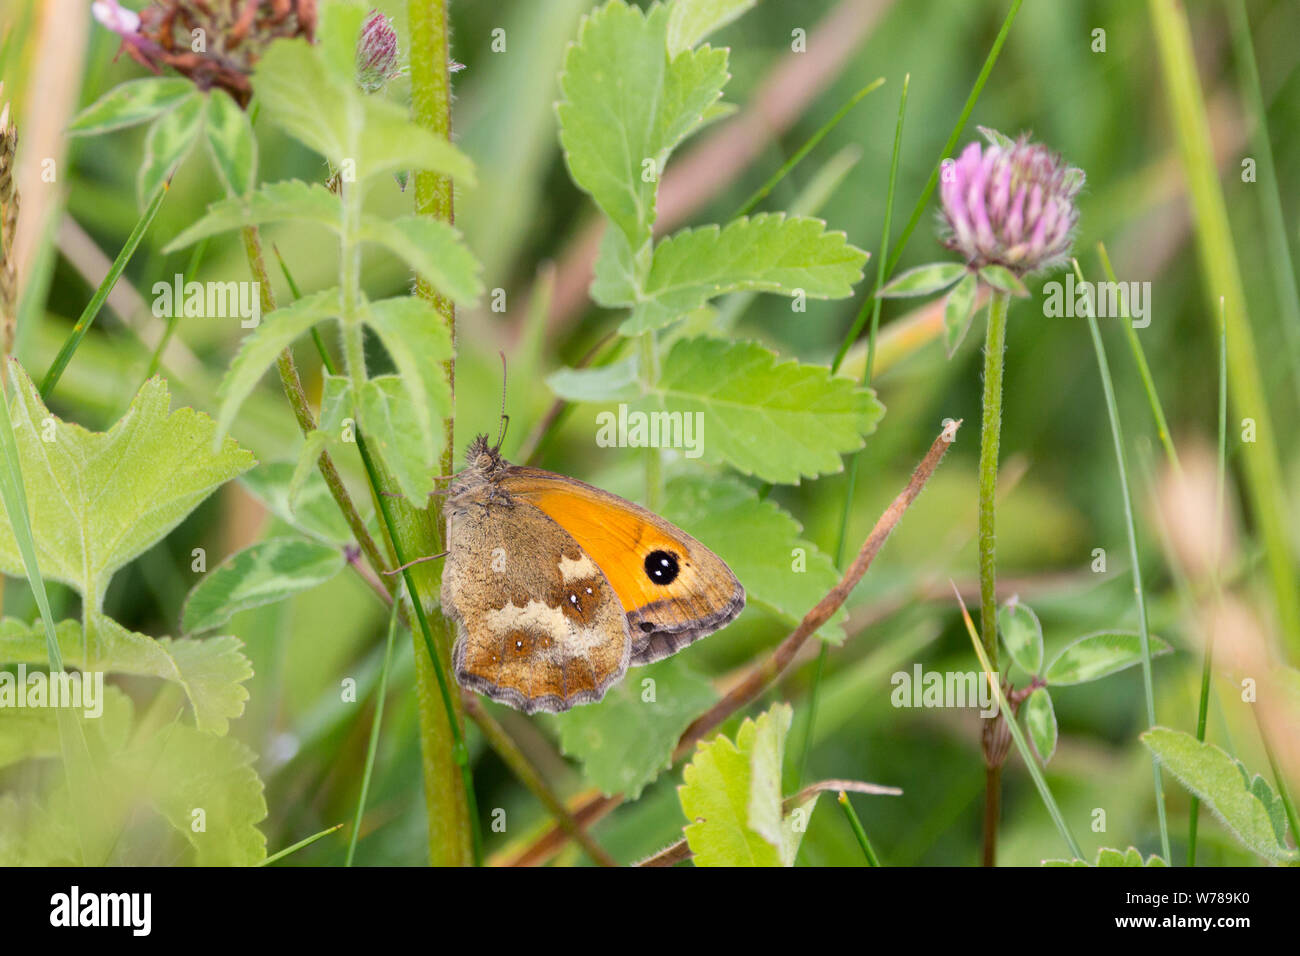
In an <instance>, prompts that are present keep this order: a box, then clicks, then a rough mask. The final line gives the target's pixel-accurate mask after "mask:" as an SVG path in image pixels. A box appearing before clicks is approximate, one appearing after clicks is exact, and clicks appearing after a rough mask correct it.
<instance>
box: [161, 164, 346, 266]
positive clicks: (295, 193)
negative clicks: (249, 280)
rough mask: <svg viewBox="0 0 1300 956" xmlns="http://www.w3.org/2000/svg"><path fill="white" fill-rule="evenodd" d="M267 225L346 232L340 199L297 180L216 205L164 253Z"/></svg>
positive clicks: (209, 208) (170, 243)
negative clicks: (287, 224) (289, 224)
mask: <svg viewBox="0 0 1300 956" xmlns="http://www.w3.org/2000/svg"><path fill="white" fill-rule="evenodd" d="M267 222H307V223H311V224H312V225H317V226H324V227H326V228H327V229H329V230H330V231H332V232H334V233H336V234H337V233H338V232H340V230H341V229H342V223H343V207H342V206H341V205H340V204H339V197H338V196H336V195H334V194H333V193H332V192H330V191H329V190H328V189H326V188H325V187H324V186H321V185H319V184H313V185H310V186H309V185H308V184H307V183H304V182H301V181H300V180H297V179H290V180H285V181H284V182H279V183H268V184H267V185H265V186H263V187H262V188H261V189H259V190H257V192H255V193H253V194H252V195H251V196H249V197H247V198H241V197H235V198H231V199H223V200H220V201H219V202H214V203H213V204H212V205H211V206H209V207H208V211H207V212H206V213H205V214H204V215H203V217H202V218H201V219H199V221H198V222H196V223H193V224H192V225H191V226H190V227H189V228H188V229H186V230H185V231H184V232H182V233H181V234H180V235H179V236H177V237H176V238H175V239H173V240H172V241H171V242H169V243H167V245H166V246H165V247H164V248H163V252H166V253H171V252H175V251H176V250H177V249H184V248H185V247H186V246H188V245H191V244H192V243H195V242H197V241H198V240H200V239H204V238H207V237H208V236H215V235H217V234H219V233H223V232H227V231H229V230H231V229H240V228H242V227H244V226H260V225H262V224H263V223H267Z"/></svg>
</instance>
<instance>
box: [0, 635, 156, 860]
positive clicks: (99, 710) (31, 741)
mask: <svg viewBox="0 0 1300 956" xmlns="http://www.w3.org/2000/svg"><path fill="white" fill-rule="evenodd" d="M11 628H14V629H17V630H20V631H23V632H27V631H30V630H32V629H31V628H28V627H27V626H26V625H24V624H22V623H21V622H18V621H15V620H13V619H11V618H5V620H4V621H2V622H0V647H3V646H6V644H7V643H8V642H7V641H6V640H5V636H6V635H7V634H8V633H9V631H10V629H11ZM59 630H60V631H66V632H67V637H68V642H69V645H70V646H71V644H72V642H73V641H75V642H76V646H77V648H78V649H80V647H81V627H80V625H79V624H78V623H77V622H76V621H61V622H59ZM24 637H26V634H25V633H24ZM2 660H3V658H0V661H2ZM33 663H38V662H33ZM5 676H6V677H9V678H13V677H14V676H15V675H12V674H7V675H5ZM0 680H3V678H0ZM51 680H53V678H51ZM88 683H89V682H87V683H83V685H82V687H83V689H84V688H85V687H86V686H87V684H88ZM94 693H95V690H94V689H93V687H92V695H93V694H94ZM82 700H83V705H82V707H81V714H82V716H84V717H88V719H89V720H92V721H94V725H95V726H97V727H98V728H99V729H100V730H101V731H102V732H103V733H104V735H105V738H106V740H105V743H106V745H107V746H108V748H109V749H110V750H117V749H120V748H121V747H122V746H124V745H125V744H126V740H127V733H128V732H129V731H130V728H131V711H132V708H131V698H129V697H127V696H126V694H124V693H123V692H122V691H121V690H120V689H118V688H116V687H114V686H113V685H112V684H104V685H103V697H102V698H100V697H95V699H94V700H93V701H92V700H89V699H87V698H86V697H84V696H83V697H82ZM89 714H94V716H89ZM61 755H62V749H61V746H60V741H59V720H58V714H57V713H56V711H55V709H54V708H53V707H49V706H45V707H30V706H28V707H17V706H15V705H14V704H13V703H12V702H9V703H8V704H7V705H6V706H5V707H4V708H3V709H2V710H0V768H2V767H7V766H9V765H10V764H14V763H18V762H19V761H21V760H32V759H39V758H42V757H59V756H61ZM0 843H3V838H0ZM0 859H3V852H0ZM0 865H2V864H0Z"/></svg>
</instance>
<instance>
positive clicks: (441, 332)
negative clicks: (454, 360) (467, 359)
mask: <svg viewBox="0 0 1300 956" xmlns="http://www.w3.org/2000/svg"><path fill="white" fill-rule="evenodd" d="M363 314H364V316H365V320H366V324H367V325H369V326H370V327H371V328H372V329H374V330H375V334H376V335H378V336H379V340H380V341H381V342H383V343H384V348H385V349H387V350H388V355H389V357H390V358H392V360H393V365H395V366H396V367H397V371H398V373H399V374H400V376H401V378H402V381H403V383H404V384H405V385H406V390H407V392H408V393H410V397H411V405H412V408H413V409H414V411H415V416H416V421H418V422H419V425H420V432H421V434H422V435H423V437H424V441H425V444H426V445H428V446H430V447H432V445H433V444H434V435H433V433H434V429H435V426H436V427H437V428H438V429H439V431H440V430H441V420H442V419H443V418H445V417H446V416H447V415H449V414H450V413H451V386H450V385H449V384H448V383H447V372H446V369H445V367H444V363H446V361H447V360H448V359H450V358H451V333H449V332H448V331H447V326H446V325H445V324H444V323H443V319H442V317H441V316H440V315H439V314H438V312H437V310H435V309H434V308H433V306H432V305H430V304H429V303H428V302H427V301H425V300H424V299H420V298H416V297H413V296H402V297H400V298H395V299H381V300H380V301H378V302H370V303H367V305H366V309H365V311H364V313H363Z"/></svg>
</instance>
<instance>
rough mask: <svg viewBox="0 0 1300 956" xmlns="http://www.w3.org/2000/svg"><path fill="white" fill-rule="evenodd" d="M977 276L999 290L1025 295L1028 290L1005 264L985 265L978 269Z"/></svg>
mask: <svg viewBox="0 0 1300 956" xmlns="http://www.w3.org/2000/svg"><path fill="white" fill-rule="evenodd" d="M979 277H980V278H981V279H983V280H984V281H985V282H987V283H988V284H989V285H991V286H992V287H993V288H995V289H997V290H998V291H1000V292H1008V293H1010V294H1012V295H1018V296H1027V295H1029V290H1028V289H1026V288H1025V284H1024V283H1023V282H1021V281H1020V278H1019V277H1018V276H1017V275H1016V274H1015V273H1014V272H1012V271H1011V270H1010V269H1008V268H1007V267H1006V266H999V265H987V266H984V267H983V268H982V269H980V271H979Z"/></svg>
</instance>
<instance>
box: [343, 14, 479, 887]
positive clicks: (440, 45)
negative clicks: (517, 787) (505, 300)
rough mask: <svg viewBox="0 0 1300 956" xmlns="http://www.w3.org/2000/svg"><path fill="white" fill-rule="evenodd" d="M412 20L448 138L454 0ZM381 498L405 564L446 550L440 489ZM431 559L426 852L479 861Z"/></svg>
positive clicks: (451, 215)
mask: <svg viewBox="0 0 1300 956" xmlns="http://www.w3.org/2000/svg"><path fill="white" fill-rule="evenodd" d="M407 20H408V23H409V27H410V34H411V35H410V51H411V54H410V69H411V119H412V120H413V121H414V122H415V123H416V124H417V125H419V126H423V127H424V128H425V129H427V130H429V131H430V132H432V133H434V134H435V135H438V136H441V137H442V138H443V139H446V140H448V141H450V139H451V72H450V70H449V69H448V41H449V38H450V32H449V24H448V20H447V0H408V3H407ZM414 180H415V211H416V213H417V214H419V215H423V216H430V217H432V218H434V219H438V220H441V221H443V222H447V223H451V222H453V221H454V219H455V207H454V205H453V194H452V182H451V179H450V177H447V176H440V175H438V174H436V173H433V172H430V171H428V170H418V171H417V172H416V173H415V176H414ZM416 288H417V294H419V295H420V296H421V297H422V298H424V299H426V300H427V301H429V302H430V303H431V304H432V305H433V307H434V308H435V309H436V310H437V312H438V314H439V315H440V316H441V318H442V321H443V323H444V325H445V326H446V328H447V331H448V333H449V334H450V337H451V341H452V343H453V344H454V343H455V341H456V310H455V306H454V305H453V304H452V303H451V301H450V300H448V299H445V298H443V297H441V296H439V295H437V294H436V292H435V291H434V290H433V289H432V288H431V287H430V286H429V285H428V284H427V283H426V282H424V281H423V280H420V282H419V283H418V285H417V287H416ZM445 368H446V373H447V382H448V384H449V385H450V386H451V392H452V407H453V409H454V408H455V393H456V366H455V358H454V357H453V358H450V359H448V360H447V363H446V366H445ZM443 431H444V444H443V457H442V473H443V474H450V473H451V472H452V470H453V460H454V457H455V449H456V441H455V413H454V412H453V413H452V414H451V415H448V416H447V418H446V420H445V421H444V423H443ZM358 448H360V449H362V452H363V456H364V457H366V458H368V457H369V456H368V455H365V451H364V444H363V443H361V442H358ZM390 484H391V483H390ZM385 487H387V486H385ZM384 497H385V496H383V495H382V494H379V495H377V500H378V501H379V505H380V510H381V511H382V512H383V514H384V518H385V521H386V523H387V524H388V526H389V528H390V534H391V536H392V538H393V545H394V548H395V550H397V552H398V559H399V561H401V562H402V563H405V561H406V560H407V558H405V557H403V555H409V556H410V557H415V556H418V555H422V554H435V553H437V552H438V551H441V550H443V547H442V544H443V542H444V541H445V540H446V528H445V522H444V517H443V508H442V498H441V497H438V496H434V497H433V498H432V499H431V500H430V501H429V502H428V505H427V507H426V508H425V509H423V510H420V509H417V508H415V507H413V506H411V505H410V504H409V503H407V502H406V500H405V499H393V504H391V505H390V504H389V503H388V502H386V501H385V500H384ZM432 565H433V562H426V563H424V564H418V565H416V566H415V567H413V568H407V569H406V570H405V571H404V572H403V576H404V578H405V579H406V582H407V587H408V589H409V590H410V592H411V597H412V601H413V602H414V605H415V611H416V616H417V617H418V618H419V623H420V632H421V637H422V638H423V639H424V641H425V643H426V649H427V650H428V651H429V655H428V656H427V657H426V655H424V654H421V653H419V648H418V646H417V648H416V651H417V653H416V655H415V656H416V670H415V678H416V695H417V699H418V702H419V720H420V751H421V755H422V757H423V761H424V791H425V803H426V805H427V808H428V819H429V858H430V860H431V861H432V862H433V863H434V864H446V865H464V864H467V863H469V862H471V861H474V862H478V857H479V855H480V850H479V835H478V827H477V825H476V821H475V817H476V816H477V808H476V807H474V806H473V805H472V804H473V798H472V788H473V784H472V780H471V779H470V777H469V768H468V764H467V761H468V755H467V754H466V753H465V751H464V744H463V743H462V742H461V740H460V725H461V724H462V723H463V715H462V713H461V702H460V695H459V694H454V693H452V691H451V689H450V688H448V687H447V686H446V684H447V681H446V677H445V674H446V673H448V672H450V670H451V640H450V634H449V630H450V629H449V627H448V624H447V621H446V619H445V618H444V617H443V616H442V610H441V608H440V607H439V606H438V603H437V601H436V600H435V599H434V595H435V593H436V588H437V586H438V584H439V583H440V581H441V574H440V572H437V571H435V569H434V568H433V566H432ZM417 586H418V587H417ZM430 618H431V619H432V621H433V624H434V625H435V626H433V627H431V626H430V620H429V619H430ZM413 639H414V638H413ZM437 695H441V697H442V703H443V706H442V707H439V706H438V696H437Z"/></svg>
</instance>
